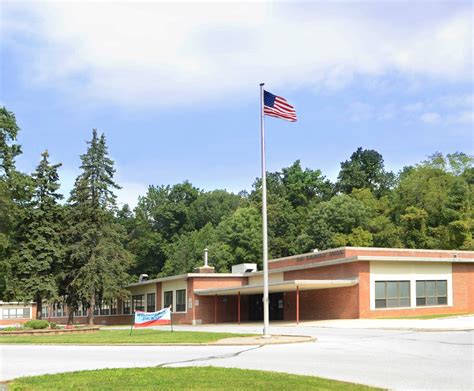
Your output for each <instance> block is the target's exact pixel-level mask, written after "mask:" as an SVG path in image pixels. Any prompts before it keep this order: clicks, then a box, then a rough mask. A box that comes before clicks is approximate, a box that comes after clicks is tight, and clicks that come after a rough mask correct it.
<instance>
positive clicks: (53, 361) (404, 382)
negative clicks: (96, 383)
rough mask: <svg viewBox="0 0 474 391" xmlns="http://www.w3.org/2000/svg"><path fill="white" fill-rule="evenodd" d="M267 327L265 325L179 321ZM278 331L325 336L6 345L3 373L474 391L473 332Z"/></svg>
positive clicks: (0, 352)
mask: <svg viewBox="0 0 474 391" xmlns="http://www.w3.org/2000/svg"><path fill="white" fill-rule="evenodd" d="M177 328H178V329H189V328H192V329H193V330H202V331H204V330H213V331H223V330H226V331H236V332H237V331H239V332H252V333H254V332H260V331H261V328H260V325H243V326H229V325H220V326H200V327H189V326H178V327H177ZM271 331H272V333H274V334H304V335H314V336H316V337H317V338H318V341H317V342H313V343H300V344H293V345H267V346H262V347H258V346H256V347H249V346H245V347H233V346H202V347H185V346H178V347H176V346H173V347H167V346H164V347H163V346H50V345H49V346H48V345H42V346H41V345H36V346H32V345H2V346H0V358H1V359H2V360H1V361H2V363H1V367H0V378H1V379H2V380H7V379H13V378H16V377H19V376H26V375H37V374H43V373H57V372H65V371H73V370H81V369H97V368H114V367H115V368H117V367H144V366H154V365H165V366H187V365H214V366H223V367H236V368H249V369H263V370H273V371H282V372H289V373H295V374H304V375H314V376H320V377H326V378H331V379H337V380H344V381H350V382H356V383H362V384H368V385H373V386H379V387H383V388H390V389H395V390H472V389H473V387H474V372H473V365H474V363H473V357H474V351H473V338H474V334H473V331H444V332H436V331H431V332H426V331H413V330H379V329H372V328H369V329H363V328H347V327H339V328H336V327H315V326H312V325H303V326H299V327H292V326H281V325H278V326H273V327H272V329H271Z"/></svg>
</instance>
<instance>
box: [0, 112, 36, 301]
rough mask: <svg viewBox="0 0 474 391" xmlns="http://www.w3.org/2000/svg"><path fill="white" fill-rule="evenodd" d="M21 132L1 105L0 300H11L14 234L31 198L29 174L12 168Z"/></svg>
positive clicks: (13, 119)
mask: <svg viewBox="0 0 474 391" xmlns="http://www.w3.org/2000/svg"><path fill="white" fill-rule="evenodd" d="M19 131H20V128H19V126H18V125H17V123H16V119H15V115H14V114H13V113H12V112H10V111H8V110H7V109H6V108H5V107H2V108H0V300H1V299H3V300H8V299H12V298H13V297H12V296H11V293H9V292H8V290H7V286H8V285H9V280H10V279H11V276H12V257H13V256H14V255H15V251H16V244H15V236H16V233H17V231H18V228H21V223H22V221H23V219H24V216H25V213H26V212H27V211H28V207H29V201H30V199H31V196H32V194H31V187H32V186H31V185H32V183H31V177H30V176H28V175H26V174H23V173H20V172H18V171H17V170H16V168H15V158H16V157H17V156H18V155H19V154H20V153H21V148H20V146H19V145H18V144H15V141H16V137H17V135H18V132H19Z"/></svg>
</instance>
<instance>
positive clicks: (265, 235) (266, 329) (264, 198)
mask: <svg viewBox="0 0 474 391" xmlns="http://www.w3.org/2000/svg"><path fill="white" fill-rule="evenodd" d="M264 84H265V83H260V141H261V159H262V234H263V338H270V330H269V328H270V324H269V323H270V316H269V315H270V314H269V298H268V233H267V168H266V156H265V155H266V154H265V113H264V90H263V86H264Z"/></svg>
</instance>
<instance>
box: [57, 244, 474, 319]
mask: <svg viewBox="0 0 474 391" xmlns="http://www.w3.org/2000/svg"><path fill="white" fill-rule="evenodd" d="M463 260H465V262H463ZM374 261H375V262H377V261H390V262H392V263H397V262H398V264H399V265H407V268H408V267H409V266H410V265H414V264H415V263H417V262H422V263H425V264H426V263H431V264H434V265H436V262H437V261H440V262H442V263H443V264H445V265H447V264H451V265H452V272H451V273H450V276H451V277H452V292H453V294H452V305H442V306H436V307H413V308H399V309H397V308H394V309H383V310H380V309H371V305H370V300H371V298H370V292H371V290H370V281H371V279H370V276H371V274H370V273H371V262H374ZM473 261H474V252H467V251H464V252H460V251H435V250H397V249H370V248H350V247H347V248H340V249H335V250H330V251H323V252H320V253H310V254H303V255H301V256H294V257H287V258H281V259H278V260H274V261H271V262H270V264H269V269H270V271H273V272H278V271H279V270H281V271H282V275H283V280H284V281H295V280H348V279H350V280H355V281H358V283H357V284H356V285H353V286H346V287H339V288H326V289H314V290H301V291H300V293H299V319H300V320H318V319H353V318H382V317H394V316H410V315H424V314H435V313H472V312H474V262H473ZM422 263H420V264H422ZM417 264H418V263H417ZM407 270H408V269H407ZM450 270H451V269H450ZM257 275H258V274H257ZM249 276H252V275H251V274H245V275H236V276H231V275H225V276H220V275H219V274H217V273H216V274H215V275H212V276H210V275H205V276H204V275H203V276H199V275H198V274H190V275H186V276H183V277H180V278H181V279H184V280H185V281H186V284H185V285H186V288H187V290H186V292H187V295H186V301H187V302H186V312H182V313H174V314H173V323H188V324H193V323H214V322H217V323H223V322H237V320H238V296H237V295H235V294H234V295H227V296H220V295H219V296H215V295H214V294H213V293H212V292H211V293H208V294H209V295H203V294H201V295H199V294H196V291H199V290H210V289H219V288H229V287H240V286H242V289H243V292H242V294H241V296H240V320H241V321H242V322H244V321H246V320H248V319H249V300H250V298H249V296H247V295H245V286H246V285H248V284H249ZM177 278H178V277H177ZM149 283H153V284H154V286H155V287H156V288H155V291H156V308H157V309H159V308H162V302H161V300H162V285H163V284H164V283H165V280H162V281H158V282H153V281H150V282H147V283H144V284H149ZM131 289H132V291H133V287H132V288H131ZM412 294H414V293H412ZM283 298H284V300H283V302H284V304H283V318H284V320H288V321H294V320H295V319H296V292H295V291H289V292H285V293H284V296H283ZM121 310H122V306H121V305H119V306H118V311H119V315H114V316H96V317H95V323H96V324H130V322H131V315H120V312H121ZM52 320H54V321H59V322H61V323H63V322H66V321H67V318H66V317H64V318H52ZM84 321H85V317H81V318H75V322H81V323H82V322H84Z"/></svg>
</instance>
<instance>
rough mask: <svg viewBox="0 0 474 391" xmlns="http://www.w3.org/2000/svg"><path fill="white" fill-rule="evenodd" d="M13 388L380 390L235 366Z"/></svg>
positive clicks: (139, 371) (107, 374)
mask: <svg viewBox="0 0 474 391" xmlns="http://www.w3.org/2000/svg"><path fill="white" fill-rule="evenodd" d="M8 389H9V390H11V391H13V390H48V391H49V390H135V389H137V390H138V389H139V390H272V391H274V390H282V391H283V390H354V391H355V390H377V388H372V387H367V386H363V385H358V384H352V383H344V382H339V381H335V380H328V379H321V378H319V377H312V376H297V375H289V374H285V373H276V372H266V371H254V370H245V369H233V368H216V367H188V368H127V369H101V370H95V371H80V372H70V373H62V374H58V375H44V376H34V377H25V378H21V379H18V380H15V381H13V382H11V383H9V384H8Z"/></svg>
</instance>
